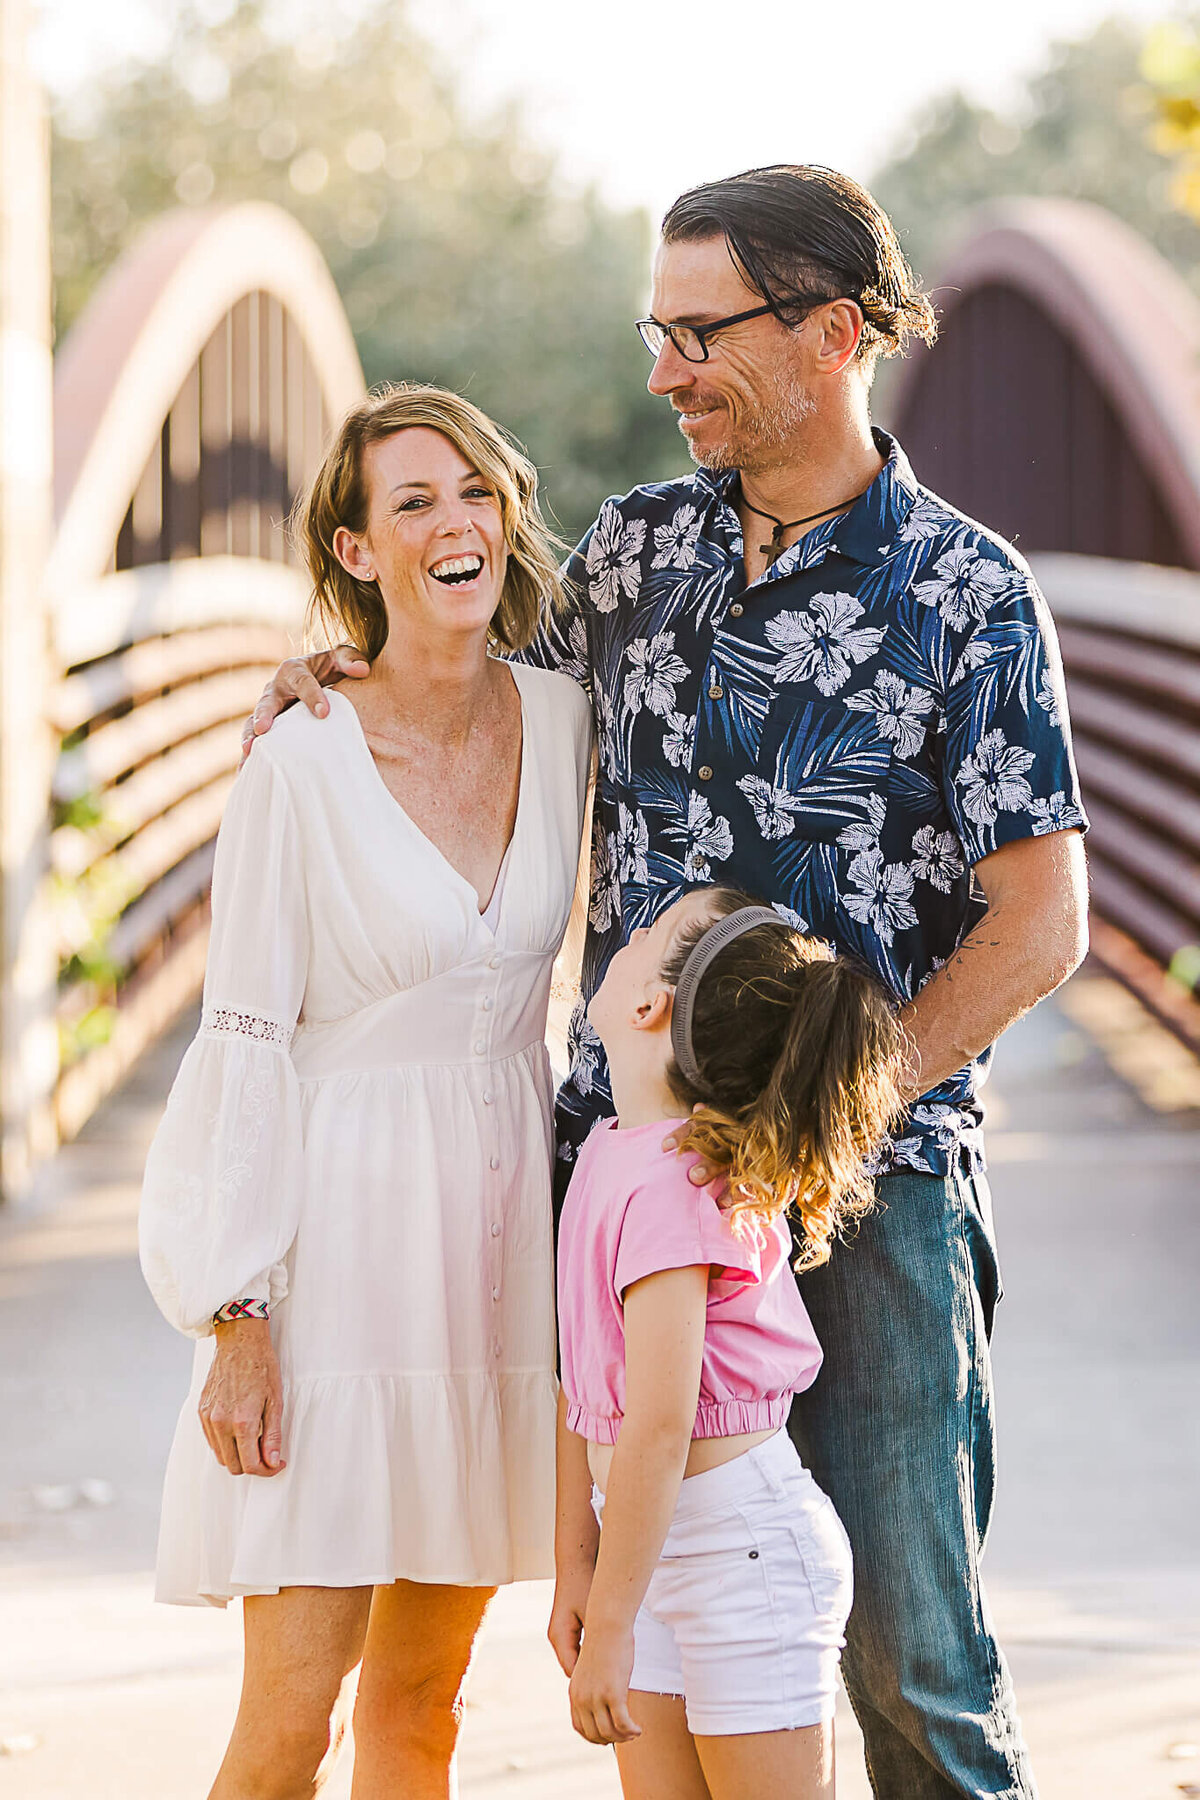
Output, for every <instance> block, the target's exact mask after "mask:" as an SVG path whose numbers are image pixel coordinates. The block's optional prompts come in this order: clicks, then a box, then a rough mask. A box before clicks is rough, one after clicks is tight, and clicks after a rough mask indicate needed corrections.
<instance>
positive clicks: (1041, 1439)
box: [0, 978, 1200, 1800]
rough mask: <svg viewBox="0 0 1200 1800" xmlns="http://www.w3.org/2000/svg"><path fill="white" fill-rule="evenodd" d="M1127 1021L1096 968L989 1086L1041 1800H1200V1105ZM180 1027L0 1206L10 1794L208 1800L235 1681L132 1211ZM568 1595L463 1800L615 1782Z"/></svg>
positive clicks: (1012, 1564) (168, 1344)
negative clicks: (190, 1524) (170, 1537)
mask: <svg viewBox="0 0 1200 1800" xmlns="http://www.w3.org/2000/svg"><path fill="white" fill-rule="evenodd" d="M1119 1012H1120V1003H1119V1002H1118V1001H1116V1000H1115V999H1114V998H1113V997H1112V996H1111V995H1109V994H1108V993H1107V991H1106V989H1105V987H1104V986H1103V984H1098V983H1096V982H1095V981H1094V980H1092V981H1088V980H1087V979H1086V978H1084V979H1082V980H1078V981H1077V982H1076V983H1074V984H1072V986H1071V987H1070V988H1069V989H1068V990H1067V991H1066V993H1065V995H1064V996H1063V998H1062V1000H1061V1002H1056V1003H1053V1004H1051V1005H1049V1006H1046V1007H1043V1008H1042V1009H1041V1010H1040V1012H1039V1013H1038V1014H1036V1015H1035V1016H1034V1017H1033V1018H1032V1019H1030V1020H1027V1021H1026V1022H1025V1023H1024V1024H1023V1025H1022V1026H1021V1027H1019V1028H1018V1029H1017V1030H1016V1031H1014V1032H1013V1033H1012V1034H1010V1037H1009V1039H1008V1040H1007V1041H1006V1043H1005V1045H1004V1046H1003V1050H1002V1054H1001V1056H1000V1058H999V1062H998V1069H997V1075H996V1079H995V1081H994V1082H993V1098H992V1103H991V1117H992V1149H993V1188H994V1191H995V1196H996V1216H997V1222H998V1230H999V1233H1000V1240H1001V1251H1002V1257H1003V1261H1004V1273H1005V1282H1006V1287H1007V1297H1006V1299H1005V1301H1004V1304H1003V1306H1002V1307H1001V1309H1000V1319H999V1325H998V1341H997V1345H996V1369H997V1383H998V1388H999V1405H1000V1415H1001V1429H1002V1442H1001V1457H1002V1463H1001V1483H1000V1493H999V1502H998V1514H997V1521H996V1527H995V1531H994V1534H993V1541H992V1545H991V1548H990V1551H989V1558H988V1567H989V1572H990V1585H991V1591H992V1598H993V1604H994V1608H995V1611H996V1614H997V1616H998V1619H999V1621H1000V1625H1001V1630H1002V1634H1003V1636H1004V1640H1005V1642H1006V1644H1007V1646H1008V1649H1009V1652H1010V1656H1011V1660H1012V1663H1013V1667H1014V1671H1015V1674H1016V1678H1017V1682H1018V1687H1019V1691H1020V1694H1021V1698H1022V1704H1023V1711H1024V1717H1025V1723H1026V1729H1027V1735H1028V1737H1029V1739H1030V1742H1031V1745H1032V1747H1033V1750H1034V1756H1035V1762H1036V1764H1037V1767H1038V1770H1039V1774H1040V1779H1041V1786H1042V1795H1043V1800H1085V1797H1086V1800H1168V1797H1169V1796H1172V1797H1175V1800H1177V1797H1178V1795H1179V1794H1180V1793H1181V1792H1182V1793H1184V1794H1189V1793H1190V1794H1196V1795H1200V1532H1198V1531H1197V1524H1196V1521H1197V1519H1198V1518H1200V1505H1198V1497H1200V1439H1198V1435H1197V1425H1196V1410H1197V1409H1196V1394H1197V1377H1198V1376H1200V1308H1198V1307H1197V1306H1196V1303H1195V1291H1196V1268H1197V1251H1198V1250H1200V1189H1198V1186H1197V1177H1198V1175H1200V1126H1198V1124H1197V1115H1196V1113H1195V1111H1194V1110H1193V1111H1189V1110H1187V1102H1188V1100H1189V1097H1190V1096H1189V1092H1188V1082H1187V1080H1183V1081H1182V1082H1181V1081H1180V1080H1179V1079H1176V1078H1175V1077H1174V1076H1172V1075H1171V1074H1170V1067H1171V1065H1172V1057H1171V1053H1170V1050H1169V1048H1164V1047H1163V1045H1162V1044H1161V1042H1159V1045H1158V1049H1157V1051H1156V1049H1155V1040H1154V1034H1153V1033H1151V1034H1150V1037H1149V1038H1147V1037H1146V1035H1145V1033H1144V1031H1142V1029H1141V1026H1140V1025H1138V1024H1137V1022H1136V1021H1135V1022H1134V1023H1133V1024H1129V1022H1128V1021H1126V1024H1125V1025H1120V1024H1119V1022H1118V1024H1117V1025H1113V1023H1112V1021H1113V1019H1114V1018H1115V1017H1116V1014H1117V1013H1119ZM1131 1033H1133V1035H1134V1036H1136V1037H1137V1044H1136V1046H1134V1049H1133V1050H1131V1048H1130V1046H1131V1043H1132V1038H1131ZM1102 1041H1103V1043H1104V1050H1105V1054H1104V1055H1102V1054H1101V1052H1100V1049H1099V1047H1098V1046H1099V1044H1100V1042H1102ZM182 1042H183V1038H182V1037H181V1036H177V1037H176V1039H175V1040H174V1042H173V1043H171V1044H169V1045H166V1046H163V1047H162V1049H161V1050H160V1052H159V1053H158V1054H157V1055H156V1056H155V1057H154V1058H153V1059H152V1060H151V1061H150V1062H149V1063H148V1064H147V1065H145V1066H144V1067H143V1068H142V1070H141V1071H139V1073H138V1074H137V1075H136V1076H135V1078H134V1079H133V1080H132V1081H131V1082H130V1083H129V1084H128V1085H127V1087H126V1089H125V1090H124V1091H123V1093H122V1094H121V1095H120V1096H119V1097H118V1098H117V1099H116V1100H115V1101H114V1102H113V1103H112V1104H110V1105H109V1106H108V1107H107V1108H106V1109H105V1111H104V1113H103V1115H102V1117H100V1118H98V1119H97V1120H95V1121H94V1122H93V1124H92V1126H91V1127H90V1128H89V1130H88V1131H87V1133H86V1134H85V1136H84V1138H83V1139H82V1140H81V1141H80V1143H78V1144H77V1145H75V1146H73V1147H72V1148H71V1149H70V1150H68V1151H66V1152H64V1154H63V1155H62V1157H61V1158H60V1160H59V1163H58V1164H57V1166H56V1168H55V1171H54V1176H53V1181H52V1183H51V1184H49V1186H48V1191H47V1194H46V1196H45V1197H44V1199H43V1200H42V1201H41V1202H40V1203H39V1205H38V1206H37V1207H36V1208H33V1209H30V1210H28V1211H25V1212H23V1213H21V1214H11V1215H9V1216H8V1217H6V1218H3V1219H0V1800H16V1797H17V1796H19V1797H20V1800H150V1797H151V1796H153V1797H154V1800H197V1797H198V1796H202V1795H203V1794H204V1793H205V1791H206V1788H207V1781H208V1779H209V1777H210V1776H211V1773H212V1771H213V1769H214V1767H215V1764H216V1762H217V1760H218V1758H219V1755H220V1751H221V1748H222V1744H223V1740H224V1734H225V1732H226V1730H227V1728H228V1724H229V1721H230V1719H231V1716H232V1712H233V1708H234V1705H235V1702H236V1694H237V1682H238V1659H239V1623H238V1619H237V1616H236V1612H235V1611H234V1610H233V1609H231V1611H230V1612H229V1613H228V1614H224V1613H220V1612H215V1611H208V1610H199V1611H192V1610H190V1609H189V1610H176V1609H170V1608H156V1607H154V1606H152V1605H151V1604H150V1601H149V1587H150V1582H149V1573H148V1571H149V1567H150V1563H151V1560H152V1555H153V1541H154V1531H155V1515H156V1507H157V1497H158V1483H159V1479H160V1475H161V1469H162V1463H163V1458H164V1454H165V1448H166V1443H167V1438H168V1434H169V1430H170V1425H171V1421H172V1418H173V1416H174V1413H175V1410H176V1407H177V1405H178V1402H179V1397H180V1393H181V1390H182V1388H183V1386H184V1383H185V1372H186V1365H187V1361H188V1350H187V1346H186V1345H184V1344H183V1343H182V1341H180V1340H177V1339H176V1338H175V1337H174V1336H173V1335H172V1333H171V1332H170V1331H168V1330H167V1328H166V1327H165V1326H164V1325H163V1324H162V1323H161V1321H160V1320H159V1319H158V1316H157V1314H156V1313H155V1312H154V1309H153V1307H152V1305H151V1303H150V1301H149V1299H148V1297H147V1296H146V1294H145V1292H144V1291H143V1289H142V1286H141V1282H140V1279H139V1276H138V1271H137V1267H136V1262H135V1258H134V1212H135V1206H136V1195H137V1181H138V1177H139V1172H140V1162H141V1157H142V1154H143V1151H144V1146H145V1143H146V1141H147V1139H148V1136H149V1133H150V1132H151V1130H152V1129H153V1125H154V1122H155V1119H156V1117H157V1113H158V1110H159V1107H160V1106H161V1102H162V1096H163V1093H164V1091H165V1086H166V1083H167V1081H168V1079H169V1075H170V1071H171V1068H172V1066H173V1060H174V1059H175V1058H177V1056H178V1054H179V1051H180V1049H181V1047H182ZM1122 1046H1124V1049H1125V1051H1126V1052H1128V1054H1125V1055H1124V1057H1123V1058H1122ZM1134 1051H1136V1054H1135V1053H1134ZM1114 1066H1121V1067H1122V1070H1123V1077H1124V1078H1121V1077H1118V1076H1117V1075H1116V1074H1114V1072H1113V1068H1114ZM1164 1069H1166V1070H1167V1074H1166V1075H1165V1076H1164V1074H1163V1071H1164ZM1130 1083H1132V1084H1133V1085H1130ZM1193 1085H1194V1084H1193ZM1181 1095H1182V1100H1181V1098H1180V1096H1181ZM1142 1096H1146V1098H1143V1097H1142ZM1164 1096H1166V1098H1165V1099H1164ZM1172 1096H1174V1098H1172ZM1164 1104H1165V1105H1167V1106H1168V1107H1171V1106H1175V1107H1176V1108H1177V1109H1178V1107H1179V1106H1181V1105H1182V1106H1183V1110H1182V1111H1180V1110H1175V1111H1167V1112H1165V1113H1162V1112H1159V1111H1157V1110H1155V1108H1156V1107H1157V1106H1161V1105H1164ZM546 1605H547V1594H546V1590H545V1589H544V1588H542V1587H540V1586H537V1587H526V1588H521V1589H516V1590H510V1591H509V1593H507V1594H506V1595H504V1596H502V1597H501V1600H500V1601H499V1602H498V1603H497V1607H496V1610H495V1613H494V1616H493V1619H492V1621H491V1623H490V1625H489V1628H488V1631H487V1634H486V1639H485V1643H484V1646H483V1649H482V1652H481V1655H480V1660H479V1667H478V1669H477V1672H476V1675H475V1678H474V1682H473V1687H472V1694H471V1703H470V1708H469V1713H468V1724H467V1729H466V1734H465V1743H464V1749H463V1755H462V1792H463V1796H464V1800H471V1796H476V1795H478V1796H485V1795H486V1796H495V1797H496V1800H501V1797H508V1796H512V1797H513V1800H516V1797H518V1796H520V1797H521V1800H552V1797H553V1800H601V1797H605V1796H607V1797H609V1800H611V1797H612V1796H615V1795H616V1793H617V1786H616V1780H615V1773H614V1769H613V1765H612V1761H611V1758H610V1756H609V1755H608V1754H607V1753H606V1752H603V1751H597V1750H593V1749H590V1748H589V1747H588V1746H587V1745H585V1744H582V1743H581V1742H579V1741H578V1740H577V1739H575V1738H574V1737H573V1735H572V1733H571V1731H570V1729H569V1726H568V1724H567V1721H566V1715H565V1707H564V1696H563V1688H562V1683H561V1679H560V1677H559V1676H558V1672H557V1669H556V1667H555V1665H554V1663H553V1660H552V1658H551V1656H550V1653H549V1650H548V1649H546V1647H545V1646H544V1643H543V1640H542V1629H543V1621H544V1616H545V1611H546ZM839 1755H840V1762H841V1772H842V1779H841V1785H840V1791H841V1793H842V1796H843V1800H865V1796H866V1794H867V1788H866V1783H865V1778H864V1777H863V1775H862V1772H861V1763H860V1759H859V1753H858V1747H857V1744H856V1741H855V1735H854V1730H853V1725H852V1722H851V1721H850V1720H849V1718H848V1717H846V1718H843V1719H841V1720H840V1721H839ZM347 1778H348V1769H347V1768H345V1767H343V1768H342V1769H341V1770H339V1772H338V1774H337V1776H336V1777H335V1780H334V1782H333V1784H332V1785H331V1788H330V1789H329V1790H327V1791H329V1792H330V1794H331V1795H336V1796H337V1800H344V1797H345V1795H346V1794H347V1793H348V1780H347Z"/></svg>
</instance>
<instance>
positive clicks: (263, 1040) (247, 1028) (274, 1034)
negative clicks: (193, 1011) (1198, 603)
mask: <svg viewBox="0 0 1200 1800" xmlns="http://www.w3.org/2000/svg"><path fill="white" fill-rule="evenodd" d="M200 1029H201V1031H211V1032H213V1033H215V1034H216V1035H217V1036H218V1037H243V1038H253V1039H254V1040H255V1042H256V1043H259V1044H277V1045H278V1046H279V1048H280V1049H281V1050H286V1049H288V1048H289V1046H290V1045H291V1041H292V1036H293V1028H292V1026H290V1025H281V1024H280V1023H279V1021H278V1020H277V1019H263V1018H260V1017H259V1016H258V1015H257V1014H256V1013H241V1012H232V1011H230V1009H229V1008H228V1007H225V1006H211V1007H206V1008H205V1009H204V1014H203V1016H202V1018H201V1020H200Z"/></svg>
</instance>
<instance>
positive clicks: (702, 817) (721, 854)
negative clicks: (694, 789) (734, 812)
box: [664, 794, 733, 881]
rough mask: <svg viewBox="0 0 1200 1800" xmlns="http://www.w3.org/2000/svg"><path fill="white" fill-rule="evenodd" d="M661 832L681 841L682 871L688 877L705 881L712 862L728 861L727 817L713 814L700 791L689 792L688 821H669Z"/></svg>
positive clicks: (730, 849) (730, 851)
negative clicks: (676, 823) (681, 822)
mask: <svg viewBox="0 0 1200 1800" xmlns="http://www.w3.org/2000/svg"><path fill="white" fill-rule="evenodd" d="M664 836H666V837H669V838H674V839H675V840H676V841H677V842H679V843H682V845H683V872H684V874H685V876H686V877H687V879H688V880H689V881H708V880H709V879H710V878H711V876H712V863H714V862H727V861H728V860H729V858H730V857H731V856H732V855H733V832H732V831H731V830H730V827H729V820H728V819H724V818H722V817H721V816H720V814H718V815H717V817H716V818H714V817H713V810H712V807H711V806H710V805H709V804H708V801H707V800H706V799H705V798H704V795H703V794H689V795H688V810H687V823H686V824H679V825H668V826H667V827H666V830H665V832H664ZM710 858H711V861H710Z"/></svg>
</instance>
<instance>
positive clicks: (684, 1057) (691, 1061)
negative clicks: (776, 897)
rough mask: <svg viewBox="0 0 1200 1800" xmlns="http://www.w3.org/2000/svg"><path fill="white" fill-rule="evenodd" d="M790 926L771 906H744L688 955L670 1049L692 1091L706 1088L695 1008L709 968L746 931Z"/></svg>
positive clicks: (673, 1012)
mask: <svg viewBox="0 0 1200 1800" xmlns="http://www.w3.org/2000/svg"><path fill="white" fill-rule="evenodd" d="M787 923H788V921H787V920H786V919H785V918H783V917H782V916H781V915H780V914H779V913H777V912H775V911H774V909H773V908H772V907H770V906H743V907H741V908H740V909H739V910H738V911H737V912H732V913H727V914H726V915H725V917H724V918H723V919H718V920H717V922H716V924H715V925H710V926H709V928H708V930H707V931H706V932H705V933H704V934H703V936H702V937H701V938H699V939H698V941H697V943H696V944H695V946H694V948H693V949H692V950H691V951H690V952H689V953H688V958H687V961H686V962H685V963H684V965H683V968H682V969H681V970H680V973H679V980H678V981H677V982H676V983H675V1004H674V1006H673V1007H672V1009H671V1048H672V1050H673V1051H674V1052H675V1061H676V1062H677V1063H678V1064H679V1071H680V1074H681V1075H682V1076H683V1079H684V1080H685V1081H686V1082H687V1084H688V1086H689V1087H690V1088H694V1089H696V1090H700V1089H702V1088H703V1086H704V1082H703V1079H702V1077H701V1074H700V1070H699V1068H698V1066H697V1063H696V1053H695V1051H694V1050H693V1049H692V1008H693V1007H694V1006H695V1004H696V992H697V990H698V988H699V986H700V983H701V981H702V980H703V978H704V974H705V971H706V970H707V968H708V965H709V964H710V963H711V962H712V960H713V957H714V956H716V955H717V954H718V953H719V952H720V951H722V950H723V949H724V948H725V946H726V944H731V943H732V942H733V940H734V938H739V937H741V935H742V933H743V932H746V931H753V930H754V929H755V927H756V926H758V925H787ZM789 929H790V928H789Z"/></svg>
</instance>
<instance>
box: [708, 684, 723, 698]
mask: <svg viewBox="0 0 1200 1800" xmlns="http://www.w3.org/2000/svg"><path fill="white" fill-rule="evenodd" d="M724 692H725V689H724V688H723V687H722V686H721V684H720V682H719V681H714V682H713V684H712V686H711V687H710V688H709V690H708V697H709V699H710V700H719V699H720V698H721V696H722V695H723V694H724Z"/></svg>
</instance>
